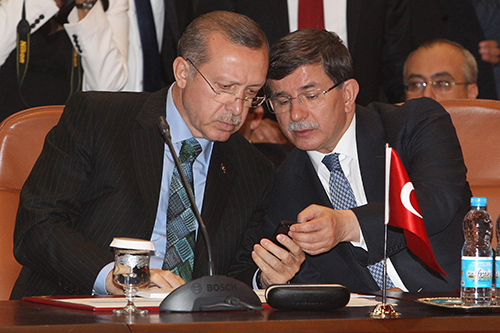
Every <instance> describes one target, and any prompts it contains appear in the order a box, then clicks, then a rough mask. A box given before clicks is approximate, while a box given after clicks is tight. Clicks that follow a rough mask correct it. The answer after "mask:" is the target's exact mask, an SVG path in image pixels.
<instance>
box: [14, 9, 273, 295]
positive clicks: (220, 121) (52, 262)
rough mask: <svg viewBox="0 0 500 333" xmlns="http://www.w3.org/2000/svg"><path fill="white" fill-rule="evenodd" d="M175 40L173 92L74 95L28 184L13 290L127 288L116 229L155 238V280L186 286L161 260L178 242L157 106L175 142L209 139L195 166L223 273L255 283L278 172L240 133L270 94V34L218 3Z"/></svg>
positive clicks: (197, 257) (199, 262) (201, 253)
mask: <svg viewBox="0 0 500 333" xmlns="http://www.w3.org/2000/svg"><path fill="white" fill-rule="evenodd" d="M179 49H180V51H179V52H180V54H181V56H179V57H178V58H176V60H175V61H174V66H173V67H174V73H175V77H176V82H175V83H174V84H173V85H172V86H171V87H170V88H169V89H164V90H160V91H158V92H156V93H81V94H77V95H75V96H74V97H73V98H72V99H71V100H70V101H69V102H68V105H67V106H66V109H65V112H64V113H63V115H62V117H61V120H60V122H59V124H58V125H57V126H56V127H55V128H54V129H53V130H52V131H51V132H50V133H49V134H48V136H47V139H46V144H45V146H44V149H43V152H42V154H41V156H40V158H39V159H38V161H37V163H36V165H35V167H34V168H33V170H32V173H31V175H30V176H29V178H28V180H27V182H26V184H25V186H24V188H23V190H22V194H21V203H20V208H19V212H18V217H17V223H16V229H15V245H14V252H15V256H16V258H17V260H18V261H19V262H20V263H21V264H22V265H23V269H22V271H21V273H20V276H19V278H18V280H17V282H16V285H15V287H14V290H13V293H12V295H11V297H12V298H13V299H19V298H21V297H23V296H28V295H46V294H53V295H54V294H90V293H91V292H92V291H93V290H94V291H95V292H98V293H105V292H112V293H119V292H120V289H119V288H117V286H116V285H114V284H113V282H112V279H111V276H112V274H111V273H112V272H111V270H112V261H113V254H112V252H111V251H110V248H109V244H110V242H111V240H112V239H113V238H114V237H133V238H140V239H151V240H152V241H154V242H155V245H156V252H157V254H156V255H155V256H154V258H152V261H151V266H152V268H155V269H153V270H152V276H151V280H152V284H153V285H156V286H159V287H176V286H178V285H180V284H182V283H184V281H183V280H182V279H181V278H180V277H179V276H178V275H176V274H173V273H172V272H171V271H169V270H163V269H161V268H162V265H165V263H164V262H163V260H164V257H165V246H169V245H170V244H169V243H170V242H171V240H170V238H168V240H167V234H168V230H170V229H169V228H171V227H170V226H171V225H170V221H168V217H167V212H168V214H170V211H169V210H168V209H169V208H170V207H167V206H170V205H169V202H170V200H169V192H170V190H169V187H170V186H171V182H170V179H173V178H174V177H173V176H172V175H173V173H174V165H173V161H172V159H171V155H170V152H169V151H168V148H167V146H166V145H165V144H164V142H163V139H162V136H161V135H160V133H159V130H158V128H157V122H158V118H159V117H160V116H161V115H163V116H166V119H167V121H168V122H169V124H170V128H171V135H172V140H173V143H174V145H175V147H176V149H180V146H181V142H182V146H184V142H185V141H188V140H191V141H192V139H193V137H194V138H195V139H196V141H197V142H198V144H199V146H201V148H202V150H201V153H200V154H199V155H198V157H196V159H195V160H194V163H193V167H192V174H193V188H194V194H195V198H196V201H197V206H198V207H199V208H200V211H201V212H202V216H203V218H204V221H205V223H206V225H207V229H208V233H209V235H210V238H211V242H212V245H213V250H214V253H213V257H214V261H215V273H216V274H221V275H229V276H233V277H237V278H239V279H241V280H242V281H244V282H247V283H249V284H250V282H251V280H252V278H253V277H254V273H255V271H256V266H255V265H254V264H253V262H252V258H251V256H250V254H251V248H252V246H253V244H254V243H256V242H258V241H259V232H260V229H259V228H260V226H261V221H262V215H263V214H264V210H265V201H264V200H265V197H266V195H267V194H268V191H270V188H271V186H272V181H273V173H272V166H271V164H270V162H268V161H267V160H265V159H264V157H262V155H260V154H259V153H258V152H257V151H256V150H255V149H254V148H253V147H252V146H251V144H250V143H248V141H247V140H245V139H244V138H243V137H242V136H241V135H240V134H239V133H236V132H237V130H238V128H239V127H240V126H241V123H242V122H243V121H244V119H245V117H246V115H247V113H248V109H249V107H252V106H256V105H258V104H260V102H262V100H261V99H259V98H257V97H256V94H257V92H258V91H259V89H260V88H261V87H262V86H263V85H264V83H265V78H266V72H267V64H268V50H267V42H266V39H265V35H264V33H263V32H262V30H261V29H260V28H259V27H258V26H257V25H256V24H255V22H253V21H252V20H250V19H248V18H247V17H244V16H243V15H239V14H234V13H229V12H214V13H210V14H207V15H204V16H202V17H200V18H198V19H197V20H195V21H194V22H193V23H192V24H191V25H190V26H189V27H188V29H187V30H186V33H185V34H184V35H183V37H182V38H181V41H180V48H179ZM202 73H203V74H202ZM194 146H196V144H195V145H194ZM194 146H193V147H194ZM177 153H178V152H177ZM183 168H184V167H183ZM187 209H190V208H189V207H187ZM184 220H185V219H184ZM167 229H168V230H167ZM193 250H194V266H193V267H192V269H193V271H192V278H196V277H200V276H202V275H205V274H206V273H207V257H206V250H205V240H204V239H203V237H202V236H201V235H200V234H199V233H198V237H197V241H196V243H195V245H194V249H193ZM158 253H159V254H158ZM165 262H167V260H165Z"/></svg>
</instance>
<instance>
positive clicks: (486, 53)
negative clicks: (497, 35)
mask: <svg viewBox="0 0 500 333" xmlns="http://www.w3.org/2000/svg"><path fill="white" fill-rule="evenodd" d="M479 54H480V55H481V59H482V60H483V61H486V62H489V63H490V64H492V65H493V66H496V65H497V64H498V61H499V59H500V58H499V57H500V49H499V48H498V43H497V41H496V40H483V41H482V42H479Z"/></svg>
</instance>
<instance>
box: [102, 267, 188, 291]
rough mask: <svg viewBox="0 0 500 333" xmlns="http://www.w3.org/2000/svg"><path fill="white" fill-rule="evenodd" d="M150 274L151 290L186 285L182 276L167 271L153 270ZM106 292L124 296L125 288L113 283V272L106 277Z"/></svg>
mask: <svg viewBox="0 0 500 333" xmlns="http://www.w3.org/2000/svg"><path fill="white" fill-rule="evenodd" d="M150 272H151V283H150V284H149V288H154V287H157V288H161V289H169V288H177V287H179V286H181V285H183V284H185V283H186V282H184V280H183V279H182V278H181V277H180V276H178V275H175V274H174V273H172V272H171V271H166V270H163V269H151V270H150ZM106 290H107V291H108V292H109V293H112V294H114V295H122V294H123V288H122V287H120V286H118V285H117V284H115V283H114V282H113V271H111V272H109V274H108V276H107V277H106Z"/></svg>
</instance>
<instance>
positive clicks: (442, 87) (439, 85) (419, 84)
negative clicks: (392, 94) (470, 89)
mask: <svg viewBox="0 0 500 333" xmlns="http://www.w3.org/2000/svg"><path fill="white" fill-rule="evenodd" d="M429 84H430V85H431V87H432V88H433V89H436V90H437V91H439V92H448V91H450V90H451V89H452V88H453V86H457V85H467V84H470V82H454V81H449V80H437V81H430V82H424V81H408V82H406V83H405V89H406V91H408V92H414V93H417V92H422V91H423V90H424V89H425V87H427V85H429Z"/></svg>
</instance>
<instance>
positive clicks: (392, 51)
mask: <svg viewBox="0 0 500 333" xmlns="http://www.w3.org/2000/svg"><path fill="white" fill-rule="evenodd" d="M299 1H302V0H299ZM323 1H324V2H325V4H326V3H327V2H330V3H332V2H335V4H334V5H330V6H335V8H336V6H337V3H341V2H342V3H344V4H343V6H344V8H345V18H346V27H345V28H346V29H347V45H348V48H349V52H350V53H351V55H352V58H353V61H354V78H355V79H356V80H357V81H358V82H359V85H360V87H361V90H360V93H359V95H358V97H357V102H358V103H360V104H362V105H366V104H368V103H370V102H373V101H380V100H385V99H388V100H389V101H390V102H401V101H403V100H404V87H403V82H402V80H401V75H402V70H403V63H404V61H405V59H406V57H407V55H408V53H410V51H411V50H412V45H411V34H410V32H411V30H410V11H409V0H349V1H347V0H342V1H340V0H336V1H332V0H323ZM290 4H293V6H297V4H298V1H297V0H288V1H287V0H273V1H266V0H194V4H193V10H194V14H195V15H199V14H203V13H207V12H210V11H212V10H228V11H234V12H237V13H241V14H245V15H247V16H249V17H251V18H253V19H254V20H255V21H256V22H257V23H259V24H260V25H261V27H262V29H263V30H264V32H265V33H266V36H267V38H268V40H269V42H270V44H271V45H272V44H273V43H274V42H275V41H277V40H278V39H279V38H281V37H283V36H285V35H286V34H287V33H289V32H290V31H291V30H290V29H291V26H290V18H289V10H290V7H289V6H290ZM295 9H296V8H295ZM324 15H325V20H326V21H325V22H327V23H326V27H325V28H326V29H327V30H330V28H329V26H328V17H329V16H330V15H332V12H329V11H325V12H324ZM293 19H294V20H297V17H295V18H293ZM334 32H337V31H334ZM381 93H382V96H381Z"/></svg>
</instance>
